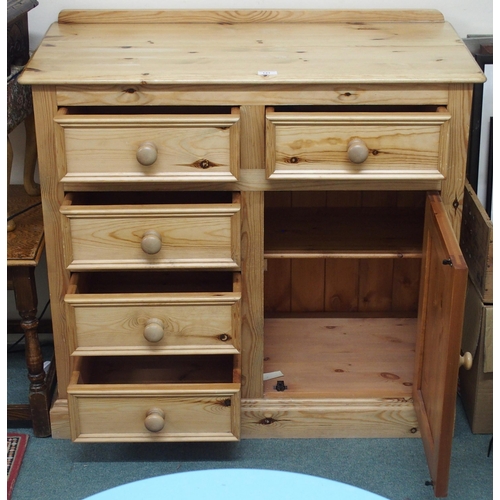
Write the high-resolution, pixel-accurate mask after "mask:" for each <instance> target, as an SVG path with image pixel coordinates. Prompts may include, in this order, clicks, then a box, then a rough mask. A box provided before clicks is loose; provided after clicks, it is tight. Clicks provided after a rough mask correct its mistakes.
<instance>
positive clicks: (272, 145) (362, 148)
mask: <svg viewBox="0 0 500 500" xmlns="http://www.w3.org/2000/svg"><path fill="white" fill-rule="evenodd" d="M440 109H441V108H440ZM449 120H450V115H449V113H448V112H447V111H446V110H445V109H444V108H442V110H441V111H436V112H414V113H378V112H373V113H372V112H367V113H361V112H360V113H350V112H348V113H347V112H346V113H314V112H313V113H285V112H270V111H268V112H267V114H266V176H267V177H268V178H270V179H330V178H331V179H339V180H342V179H345V180H370V179H373V180H383V179H386V180H390V179H399V180H401V179H408V180H412V179H418V180H441V179H444V178H445V177H446V168H447V161H448V136H449Z"/></svg>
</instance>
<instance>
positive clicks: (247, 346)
mask: <svg viewBox="0 0 500 500" xmlns="http://www.w3.org/2000/svg"><path fill="white" fill-rule="evenodd" d="M240 113H241V127H240V130H241V168H242V169H261V168H264V165H265V156H264V155H265V109H264V106H242V107H241V108H240ZM241 275H242V290H241V292H242V303H241V339H242V355H241V372H242V380H241V396H242V398H247V399H252V398H257V399H258V398H261V397H262V395H263V390H264V389H263V380H262V373H263V372H264V298H263V297H264V193H262V192H250V191H245V192H242V193H241Z"/></svg>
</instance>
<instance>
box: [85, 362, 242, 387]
mask: <svg viewBox="0 0 500 500" xmlns="http://www.w3.org/2000/svg"><path fill="white" fill-rule="evenodd" d="M124 367H127V368H126V369H123V368H124ZM78 368H79V371H80V377H79V381H78V382H79V384H90V385H94V384H201V383H202V384H207V383H233V382H234V381H235V380H237V379H238V378H239V376H238V375H237V374H238V373H239V370H238V368H237V367H236V366H235V362H234V359H233V356H225V355H206V356H203V355H199V356H169V357H168V360H165V357H164V356H146V357H140V356H135V357H134V358H130V357H129V356H100V357H93V358H81V359H80V360H79V364H78Z"/></svg>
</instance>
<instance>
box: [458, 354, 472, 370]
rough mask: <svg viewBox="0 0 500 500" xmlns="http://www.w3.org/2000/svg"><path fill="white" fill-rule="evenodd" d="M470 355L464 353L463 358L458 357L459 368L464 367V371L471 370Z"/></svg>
mask: <svg viewBox="0 0 500 500" xmlns="http://www.w3.org/2000/svg"><path fill="white" fill-rule="evenodd" d="M472 361H473V358H472V354H471V353H470V352H465V353H464V355H463V356H460V366H463V367H464V370H470V369H471V368H472Z"/></svg>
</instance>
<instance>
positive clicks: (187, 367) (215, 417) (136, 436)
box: [68, 356, 240, 442]
mask: <svg viewBox="0 0 500 500" xmlns="http://www.w3.org/2000/svg"><path fill="white" fill-rule="evenodd" d="M237 360H238V357H237V356H155V357H149V356H148V357H139V356H138V357H133V358H130V357H125V358H124V357H120V356H115V357H105V358H103V357H100V358H77V360H76V367H75V371H74V372H73V376H72V378H71V381H70V384H69V386H68V405H69V412H70V422H71V438H72V440H73V441H92V442H95V441H235V440H238V439H239V433H240V369H239V366H237V363H238V361H237Z"/></svg>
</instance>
